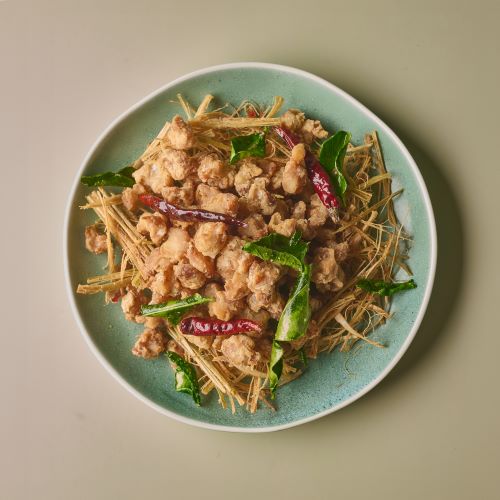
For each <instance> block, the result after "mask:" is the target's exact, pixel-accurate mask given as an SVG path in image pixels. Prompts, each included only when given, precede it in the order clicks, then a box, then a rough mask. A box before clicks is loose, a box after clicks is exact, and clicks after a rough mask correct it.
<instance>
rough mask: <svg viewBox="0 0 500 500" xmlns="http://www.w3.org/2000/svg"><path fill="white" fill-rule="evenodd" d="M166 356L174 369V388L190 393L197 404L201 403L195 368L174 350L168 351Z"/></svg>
mask: <svg viewBox="0 0 500 500" xmlns="http://www.w3.org/2000/svg"><path fill="white" fill-rule="evenodd" d="M167 357H168V359H169V360H170V362H171V363H172V368H173V369H174V370H175V390H176V391H177V392H184V393H186V394H190V395H191V396H192V398H193V400H194V402H195V403H196V405H197V406H200V405H201V397H200V386H199V385H198V377H197V376H196V370H195V369H194V367H193V366H192V365H191V364H190V363H188V362H187V361H186V360H185V359H183V358H181V356H179V355H178V354H177V353H176V352H173V351H168V352H167Z"/></svg>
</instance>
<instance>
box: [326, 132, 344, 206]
mask: <svg viewBox="0 0 500 500" xmlns="http://www.w3.org/2000/svg"><path fill="white" fill-rule="evenodd" d="M350 140H351V134H350V133H349V132H345V131H343V130H339V131H338V132H337V133H336V134H335V135H333V136H332V137H330V138H329V139H327V140H326V141H325V142H323V144H321V148H320V150H319V162H320V163H321V165H323V167H324V168H325V170H326V171H327V172H328V175H329V176H330V179H331V180H332V183H333V186H334V188H335V193H336V194H337V195H338V196H339V197H340V198H341V199H342V202H343V203H344V205H345V192H346V190H347V181H346V178H345V177H344V174H343V172H342V166H343V164H344V157H345V153H346V151H347V145H348V144H349V141H350Z"/></svg>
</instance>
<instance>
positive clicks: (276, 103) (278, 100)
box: [266, 95, 285, 118]
mask: <svg viewBox="0 0 500 500" xmlns="http://www.w3.org/2000/svg"><path fill="white" fill-rule="evenodd" d="M284 101H285V100H284V99H283V97H281V96H280V95H275V96H274V99H273V105H272V107H271V109H270V110H269V111H268V112H267V113H266V118H272V117H273V116H274V115H275V114H276V113H277V112H278V111H279V110H280V109H281V106H283V102H284Z"/></svg>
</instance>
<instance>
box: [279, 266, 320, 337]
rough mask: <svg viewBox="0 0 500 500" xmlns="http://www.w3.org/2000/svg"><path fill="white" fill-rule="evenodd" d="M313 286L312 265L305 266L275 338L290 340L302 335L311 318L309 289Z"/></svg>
mask: <svg viewBox="0 0 500 500" xmlns="http://www.w3.org/2000/svg"><path fill="white" fill-rule="evenodd" d="M310 286H311V266H310V265H306V266H304V270H303V271H302V272H301V273H300V275H299V277H298V279H297V283H296V284H295V287H294V289H293V291H292V294H291V296H290V298H289V299H288V302H287V303H286V305H285V307H284V309H283V312H282V313H281V316H280V319H279V322H278V327H277V328H276V333H275V335H274V338H275V339H276V340H281V341H287V342H290V341H292V340H296V339H299V338H300V337H302V336H303V335H304V334H305V333H306V331H307V326H308V325H309V320H310V319H311V306H310V304H309V289H310Z"/></svg>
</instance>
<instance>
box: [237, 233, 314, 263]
mask: <svg viewBox="0 0 500 500" xmlns="http://www.w3.org/2000/svg"><path fill="white" fill-rule="evenodd" d="M300 237H301V234H300V233H299V232H298V231H296V232H295V233H294V234H293V236H292V237H291V238H287V237H286V236H283V235H282V234H278V233H271V234H269V235H267V236H264V237H263V238H261V239H260V240H257V241H252V242H250V243H247V244H246V245H244V246H243V250H244V251H245V252H248V253H251V254H252V255H255V256H257V257H260V258H261V259H262V260H270V261H271V262H276V263H277V264H282V265H284V266H288V267H291V268H293V269H296V270H297V271H302V269H303V267H304V259H305V257H306V253H307V249H308V248H309V243H306V242H305V241H302V240H301V239H300Z"/></svg>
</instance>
